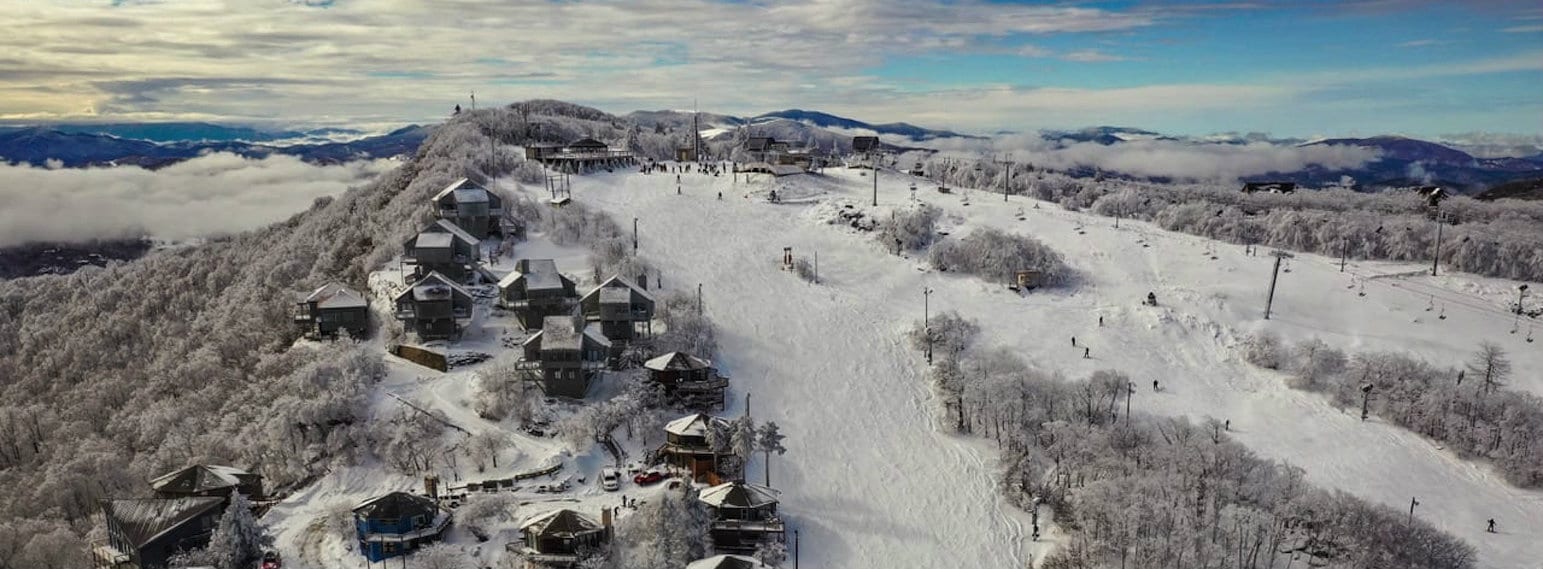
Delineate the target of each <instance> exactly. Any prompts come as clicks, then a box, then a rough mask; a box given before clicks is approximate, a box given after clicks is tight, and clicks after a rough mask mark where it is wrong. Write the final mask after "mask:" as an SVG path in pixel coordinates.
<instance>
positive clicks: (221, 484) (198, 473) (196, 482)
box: [150, 287, 325, 492]
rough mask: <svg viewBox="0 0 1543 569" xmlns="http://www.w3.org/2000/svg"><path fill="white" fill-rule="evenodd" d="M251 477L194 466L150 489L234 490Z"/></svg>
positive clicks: (233, 470) (156, 481)
mask: <svg viewBox="0 0 1543 569" xmlns="http://www.w3.org/2000/svg"><path fill="white" fill-rule="evenodd" d="M323 288H325V287H323ZM251 475H252V474H251V473H250V472H247V471H245V470H242V469H240V468H236V467H234V466H221V465H217V464H195V465H192V466H189V467H186V468H183V469H181V470H177V471H175V472H170V473H167V474H163V475H161V476H159V477H157V478H156V479H154V480H151V481H150V487H151V488H152V489H154V490H156V491H157V492H207V491H210V490H219V489H221V488H234V487H236V486H239V485H241V477H244V476H251Z"/></svg>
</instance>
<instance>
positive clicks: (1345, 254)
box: [1339, 239, 1350, 273]
mask: <svg viewBox="0 0 1543 569" xmlns="http://www.w3.org/2000/svg"><path fill="white" fill-rule="evenodd" d="M1349 257H1350V240H1349V239H1341V240H1339V272H1341V273H1343V272H1345V259H1347V258H1349Z"/></svg>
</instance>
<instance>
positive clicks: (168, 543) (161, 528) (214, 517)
mask: <svg viewBox="0 0 1543 569" xmlns="http://www.w3.org/2000/svg"><path fill="white" fill-rule="evenodd" d="M223 513H225V500H224V499H221V498H173V499H169V500H168V499H136V500H103V501H102V514H103V516H104V517H105V518H106V522H107V523H106V526H107V541H106V543H103V544H101V545H99V546H98V547H96V548H95V549H94V550H93V554H94V556H95V558H96V562H97V566H98V567H110V568H112V569H162V568H165V567H167V566H168V565H169V560H170V559H171V557H172V556H173V555H176V554H178V553H180V552H183V551H188V550H193V549H199V548H203V547H206V546H208V545H209V538H210V536H211V535H212V534H213V533H214V529H215V526H217V525H218V524H219V520H220V515H221V514H223Z"/></svg>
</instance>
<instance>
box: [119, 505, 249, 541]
mask: <svg viewBox="0 0 1543 569" xmlns="http://www.w3.org/2000/svg"><path fill="white" fill-rule="evenodd" d="M224 503H225V501H224V500H223V499H220V498H174V499H169V500H168V499H136V500H107V501H105V502H103V503H102V511H103V513H104V514H106V515H107V516H108V517H110V518H112V519H113V520H116V521H117V523H118V526H119V527H121V528H122V529H123V533H124V534H125V536H124V537H127V538H128V539H129V540H130V541H132V542H134V545H135V546H136V547H138V546H142V545H145V544H147V543H150V542H152V541H155V539H156V538H157V537H160V536H161V535H162V534H164V533H166V532H168V531H171V530H173V529H176V528H177V527H178V526H180V525H182V524H184V523H186V522H187V521H188V520H191V519H194V518H196V517H198V516H199V515H201V514H203V513H205V512H207V511H209V510H212V509H215V508H218V507H220V505H221V504H224Z"/></svg>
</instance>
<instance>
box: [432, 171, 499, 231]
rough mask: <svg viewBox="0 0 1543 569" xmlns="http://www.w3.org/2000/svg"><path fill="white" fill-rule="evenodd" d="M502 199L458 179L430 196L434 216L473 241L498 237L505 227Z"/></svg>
mask: <svg viewBox="0 0 1543 569" xmlns="http://www.w3.org/2000/svg"><path fill="white" fill-rule="evenodd" d="M505 214H506V211H505V209H504V199H503V198H502V197H500V196H499V195H498V193H497V192H493V191H489V190H488V189H487V188H484V187H482V186H481V185H479V184H477V183H476V182H473V181H471V180H470V179H468V178H461V179H459V180H456V181H455V182H453V183H451V184H450V185H449V186H446V187H445V189H443V190H440V191H439V193H437V194H434V215H435V217H438V218H440V219H443V220H446V221H449V222H451V223H454V224H456V225H457V226H459V227H460V228H461V229H464V230H466V232H467V233H470V234H471V235H472V236H473V237H476V238H477V239H487V238H488V236H489V235H501V234H503V233H504V230H505V229H506V225H508V224H511V223H512V221H509V220H506V216H505Z"/></svg>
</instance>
